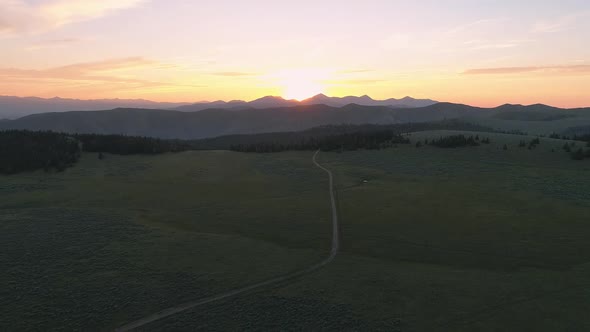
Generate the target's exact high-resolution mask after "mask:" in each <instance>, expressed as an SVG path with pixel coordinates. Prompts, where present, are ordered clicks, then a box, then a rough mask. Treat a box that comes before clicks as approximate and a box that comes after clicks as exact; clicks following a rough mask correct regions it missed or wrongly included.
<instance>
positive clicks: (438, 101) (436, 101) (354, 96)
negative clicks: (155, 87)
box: [0, 93, 590, 109]
mask: <svg viewBox="0 0 590 332" xmlns="http://www.w3.org/2000/svg"><path fill="white" fill-rule="evenodd" d="M318 96H324V97H327V98H362V97H368V98H370V99H372V100H373V101H384V100H388V99H395V100H397V101H401V100H403V99H406V98H410V99H413V100H431V101H433V102H434V104H441V103H447V104H457V105H466V106H471V107H480V108H498V107H502V106H506V105H509V106H525V107H527V106H535V105H544V106H550V107H555V108H561V109H584V108H590V106H578V107H560V106H556V105H551V104H544V103H528V104H521V103H507V102H506V103H501V104H497V105H492V106H479V105H472V104H466V103H460V102H451V101H445V100H433V99H430V98H415V97H413V96H409V95H406V96H404V97H390V98H384V99H377V98H373V97H372V96H370V95H367V94H364V95H346V96H341V97H340V96H330V95H326V94H324V93H318V94H316V95H314V96H311V97H309V98H305V99H302V100H298V99H286V98H285V97H283V96H278V95H277V96H273V95H266V96H260V97H255V98H254V99H247V100H243V99H226V100H223V99H218V100H199V101H161V102H160V101H156V100H151V99H144V98H97V99H81V98H67V97H60V96H53V97H39V96H12V95H0V98H2V97H4V98H23V99H26V98H37V99H43V100H52V99H60V100H74V101H81V102H84V101H88V102H93V101H110V100H121V101H143V102H153V103H170V104H185V105H195V104H209V103H216V102H224V103H231V102H244V103H250V102H254V101H257V100H260V99H264V98H279V99H282V100H284V101H292V102H297V103H301V102H305V101H307V100H310V99H313V98H315V97H318ZM321 104H322V103H318V104H317V105H321ZM350 104H355V103H350ZM350 104H347V105H350ZM360 105H362V104H360ZM365 106H369V107H370V106H371V105H365ZM421 107H428V106H421ZM421 107H409V108H421ZM270 108H272V107H270Z"/></svg>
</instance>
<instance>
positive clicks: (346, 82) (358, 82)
mask: <svg viewBox="0 0 590 332" xmlns="http://www.w3.org/2000/svg"><path fill="white" fill-rule="evenodd" d="M383 82H388V80H383V79H370V78H366V79H362V78H361V79H351V80H334V81H329V82H328V83H330V84H344V85H367V84H377V83H383Z"/></svg>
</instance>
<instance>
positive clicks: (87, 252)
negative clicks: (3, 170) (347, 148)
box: [0, 152, 331, 331]
mask: <svg viewBox="0 0 590 332" xmlns="http://www.w3.org/2000/svg"><path fill="white" fill-rule="evenodd" d="M268 157H269V156H263V155H256V154H237V153H231V152H187V153H179V154H166V155H160V156H129V157H121V156H114V155H108V156H107V157H106V158H105V159H104V160H102V161H101V160H98V158H97V156H96V154H86V155H84V156H83V158H82V160H81V162H79V163H78V164H77V165H76V166H75V167H73V168H70V169H67V170H66V171H65V172H63V173H54V174H50V175H48V174H44V173H42V172H38V173H29V174H21V175H15V176H2V177H0V183H1V185H0V197H1V198H2V199H1V200H0V209H1V211H2V213H0V238H1V240H0V244H1V246H2V248H1V250H0V258H1V259H0V261H2V266H3V273H2V275H1V277H0V279H1V280H0V283H1V284H2V285H3V287H2V288H1V290H0V299H1V300H0V303H1V308H0V310H1V312H2V314H1V319H0V330H66V331H70V330H85V331H89V330H112V329H113V328H115V327H117V326H119V325H122V324H124V323H126V322H129V321H131V320H134V319H137V318H140V317H142V316H145V315H147V314H150V313H152V312H154V311H158V310H160V309H164V308H166V307H169V306H172V305H176V304H178V303H182V302H184V301H189V300H194V299H195V298H201V297H205V296H209V295H214V294H217V293H220V292H223V291H226V290H230V289H233V288H236V287H239V286H243V285H247V284H249V283H252V282H256V281H261V280H264V279H267V278H269V277H273V276H276V275H279V274H283V273H287V272H290V271H293V270H296V269H299V268H301V267H305V266H307V265H309V264H311V263H315V262H317V261H318V260H320V259H322V258H323V257H324V255H325V254H327V252H328V251H329V249H330V243H329V241H330V230H331V228H330V227H331V226H330V210H329V206H328V203H327V202H328V193H327V190H326V188H327V179H325V173H324V172H323V171H321V170H319V169H316V168H314V167H313V164H312V163H311V155H309V154H308V153H302V154H285V155H283V156H281V158H278V159H277V158H268Z"/></svg>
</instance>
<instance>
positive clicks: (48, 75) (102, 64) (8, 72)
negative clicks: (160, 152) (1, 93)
mask: <svg viewBox="0 0 590 332" xmlns="http://www.w3.org/2000/svg"><path fill="white" fill-rule="evenodd" d="M159 66H160V63H159V62H156V61H153V60H149V59H145V58H143V57H130V58H120V59H107V60H103V61H96V62H84V63H75V64H71V65H66V66H60V67H54V68H48V69H40V70H39V69H20V68H0V80H6V81H21V82H39V81H59V82H64V81H70V82H75V83H76V84H105V83H109V84H111V85H113V84H114V85H119V86H121V87H128V88H144V87H166V86H184V85H178V84H174V83H164V82H156V81H150V80H142V79H137V78H134V77H129V76H124V75H115V74H114V73H113V72H116V71H120V70H131V69H137V68H144V67H149V68H159Z"/></svg>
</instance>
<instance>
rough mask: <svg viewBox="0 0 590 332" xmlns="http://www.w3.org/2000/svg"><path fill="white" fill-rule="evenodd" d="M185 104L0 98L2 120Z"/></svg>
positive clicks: (130, 100) (114, 100)
mask: <svg viewBox="0 0 590 332" xmlns="http://www.w3.org/2000/svg"><path fill="white" fill-rule="evenodd" d="M181 105H185V103H160V102H154V101H150V100H144V99H94V100H82V99H67V98H57V97H56V98H38V97H14V96H0V119H16V118H20V117H23V116H26V115H30V114H37V113H47V112H69V111H96V110H105V109H113V108H117V107H133V108H159V109H168V108H175V107H178V106H181Z"/></svg>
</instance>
